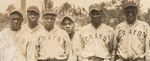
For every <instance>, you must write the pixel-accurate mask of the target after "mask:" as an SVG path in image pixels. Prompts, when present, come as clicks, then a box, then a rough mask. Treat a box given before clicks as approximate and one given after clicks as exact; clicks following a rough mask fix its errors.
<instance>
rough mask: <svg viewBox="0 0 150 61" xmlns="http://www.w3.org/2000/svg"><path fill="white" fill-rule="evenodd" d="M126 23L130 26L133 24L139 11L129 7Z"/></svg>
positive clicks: (126, 12)
mask: <svg viewBox="0 0 150 61" xmlns="http://www.w3.org/2000/svg"><path fill="white" fill-rule="evenodd" d="M125 15H126V21H127V23H129V24H133V23H134V22H135V20H136V16H137V9H136V8H133V7H129V8H127V9H126V10H125Z"/></svg>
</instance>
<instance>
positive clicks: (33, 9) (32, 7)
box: [27, 5, 39, 13]
mask: <svg viewBox="0 0 150 61" xmlns="http://www.w3.org/2000/svg"><path fill="white" fill-rule="evenodd" d="M29 11H35V12H37V13H39V9H38V7H36V6H33V5H32V6H30V7H29V8H28V9H27V12H29Z"/></svg>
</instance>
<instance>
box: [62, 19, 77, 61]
mask: <svg viewBox="0 0 150 61" xmlns="http://www.w3.org/2000/svg"><path fill="white" fill-rule="evenodd" d="M61 27H62V29H64V30H65V31H67V33H68V35H69V37H70V41H71V44H70V57H69V58H68V60H69V61H76V56H75V55H74V54H73V49H72V45H73V44H72V38H73V36H74V34H75V31H77V30H75V22H74V20H73V18H72V17H70V16H65V17H63V19H62V22H61Z"/></svg>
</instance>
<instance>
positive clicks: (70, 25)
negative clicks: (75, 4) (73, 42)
mask: <svg viewBox="0 0 150 61" xmlns="http://www.w3.org/2000/svg"><path fill="white" fill-rule="evenodd" d="M62 27H63V29H64V30H66V31H67V33H68V34H70V33H72V32H74V27H75V25H74V23H73V22H72V21H71V20H64V22H63V23H62Z"/></svg>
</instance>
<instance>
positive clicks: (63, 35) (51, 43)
mask: <svg viewBox="0 0 150 61" xmlns="http://www.w3.org/2000/svg"><path fill="white" fill-rule="evenodd" d="M40 34H41V35H40V36H38V37H37V38H34V40H33V41H31V43H30V44H29V46H31V47H30V48H29V52H30V53H29V54H30V56H31V58H29V60H30V61H36V60H38V59H60V60H61V59H66V58H68V56H69V51H70V39H69V36H68V34H67V32H65V31H64V30H62V29H59V28H58V27H57V26H56V25H55V26H54V28H53V29H52V30H51V31H47V30H46V29H45V28H44V27H43V29H42V30H41V31H40Z"/></svg>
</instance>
